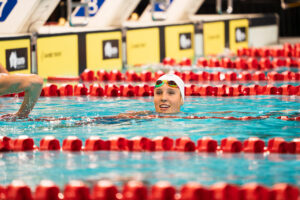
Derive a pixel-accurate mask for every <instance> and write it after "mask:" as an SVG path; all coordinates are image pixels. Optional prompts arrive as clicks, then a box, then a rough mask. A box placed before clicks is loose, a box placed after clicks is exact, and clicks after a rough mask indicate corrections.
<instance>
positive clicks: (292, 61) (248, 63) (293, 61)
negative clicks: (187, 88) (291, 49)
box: [196, 56, 300, 71]
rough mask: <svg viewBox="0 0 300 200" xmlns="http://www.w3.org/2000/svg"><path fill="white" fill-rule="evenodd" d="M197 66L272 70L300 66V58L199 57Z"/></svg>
mask: <svg viewBox="0 0 300 200" xmlns="http://www.w3.org/2000/svg"><path fill="white" fill-rule="evenodd" d="M196 66H198V67H210V68H220V67H222V68H227V69H239V70H259V71H260V70H271V69H275V68H278V67H298V68H299V67H300V58H290V57H287V58H277V57H276V58H271V59H270V58H266V57H261V58H257V57H248V58H247V57H244V56H243V57H236V58H233V59H232V60H231V58H228V57H225V58H222V59H219V58H216V57H213V58H209V59H206V58H199V59H198V60H197V63H196Z"/></svg>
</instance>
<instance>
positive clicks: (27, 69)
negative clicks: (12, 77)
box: [0, 38, 31, 74]
mask: <svg viewBox="0 0 300 200" xmlns="http://www.w3.org/2000/svg"><path fill="white" fill-rule="evenodd" d="M0 63H1V64H2V65H3V66H4V67H5V68H6V69H7V70H8V72H9V73H11V74H14V73H23V74H30V73H31V49H30V39H29V38H28V39H11V40H10V39H7V40H2V41H1V40H0Z"/></svg>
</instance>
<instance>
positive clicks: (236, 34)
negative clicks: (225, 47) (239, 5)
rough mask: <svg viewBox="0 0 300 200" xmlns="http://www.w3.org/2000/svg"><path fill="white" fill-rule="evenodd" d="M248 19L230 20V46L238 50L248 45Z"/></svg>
mask: <svg viewBox="0 0 300 200" xmlns="http://www.w3.org/2000/svg"><path fill="white" fill-rule="evenodd" d="M248 30H249V21H248V19H239V20H230V21H229V48H230V50H231V51H233V52H236V50H237V49H239V48H242V47H245V48H247V47H248Z"/></svg>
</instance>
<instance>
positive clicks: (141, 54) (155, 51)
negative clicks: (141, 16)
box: [126, 28, 160, 66]
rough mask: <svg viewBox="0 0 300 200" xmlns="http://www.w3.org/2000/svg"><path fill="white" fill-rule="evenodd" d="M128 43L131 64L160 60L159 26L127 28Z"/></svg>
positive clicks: (128, 61) (129, 62)
mask: <svg viewBox="0 0 300 200" xmlns="http://www.w3.org/2000/svg"><path fill="white" fill-rule="evenodd" d="M126 45H127V64H128V65H129V66H134V65H141V64H151V63H159V62H160V47H159V28H144V29H134V30H127V33H126Z"/></svg>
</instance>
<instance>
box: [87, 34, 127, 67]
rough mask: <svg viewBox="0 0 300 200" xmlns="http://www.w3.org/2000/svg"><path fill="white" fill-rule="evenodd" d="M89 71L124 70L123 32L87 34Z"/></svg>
mask: <svg viewBox="0 0 300 200" xmlns="http://www.w3.org/2000/svg"><path fill="white" fill-rule="evenodd" d="M86 59H87V60H86V62H87V69H91V70H99V69H106V70H112V69H118V70H121V69H122V33H121V31H114V32H101V33H88V34H86Z"/></svg>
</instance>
